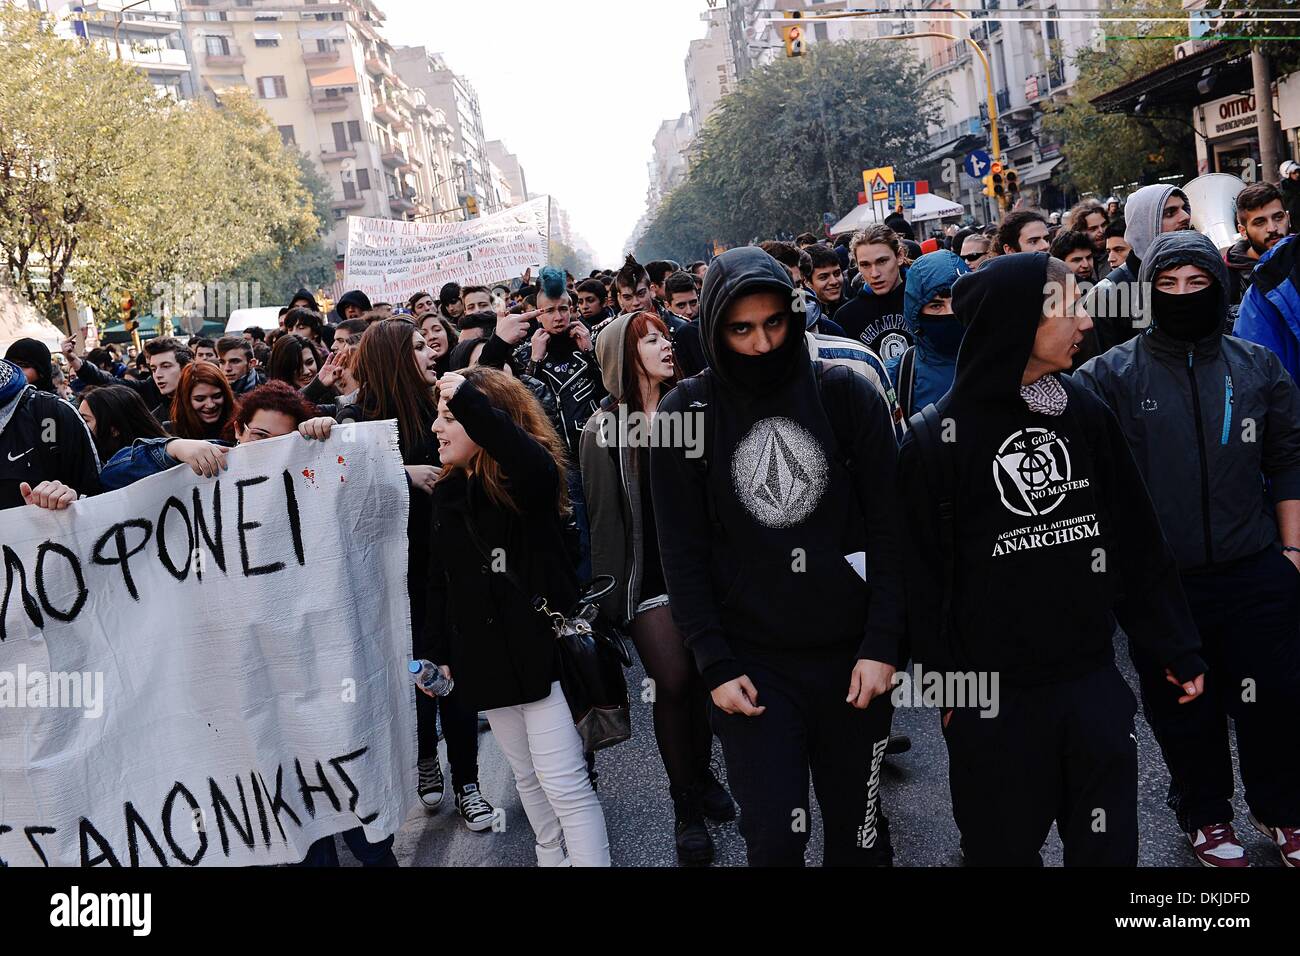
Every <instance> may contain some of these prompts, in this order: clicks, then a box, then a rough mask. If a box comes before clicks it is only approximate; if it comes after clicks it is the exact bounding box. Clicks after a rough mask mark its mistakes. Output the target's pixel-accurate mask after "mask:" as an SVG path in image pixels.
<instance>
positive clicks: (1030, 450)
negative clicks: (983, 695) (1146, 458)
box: [900, 252, 1204, 690]
mask: <svg viewBox="0 0 1300 956" xmlns="http://www.w3.org/2000/svg"><path fill="white" fill-rule="evenodd" d="M1047 262H1048V255H1047V253H1042V252H1040V253H1017V254H1014V255H1007V256H999V257H997V258H995V259H992V260H990V261H989V262H986V263H985V264H984V265H983V266H982V267H981V268H980V269H979V270H978V271H976V272H972V273H970V274H968V275H965V276H962V277H961V278H960V279H959V280H958V281H957V284H956V285H955V286H954V288H953V308H954V309H955V311H956V313H957V315H958V316H959V317H960V318H961V320H962V321H963V322H965V323H966V335H965V338H964V339H963V340H962V344H961V350H960V352H959V353H958V357H957V372H956V377H955V379H954V381H953V386H952V389H951V391H949V392H948V394H947V395H946V396H944V397H943V398H942V399H941V400H940V401H939V403H938V410H939V413H940V416H941V418H942V419H943V422H944V429H945V431H946V432H948V433H950V434H951V435H952V436H953V437H954V439H955V440H953V441H950V442H944V443H943V444H942V449H943V453H944V454H947V455H950V456H951V462H952V466H953V481H952V495H953V506H954V512H955V517H954V518H953V539H954V548H955V555H954V566H955V573H954V580H953V595H952V608H951V610H952V614H951V622H950V628H951V629H950V631H949V633H948V637H947V640H942V639H941V637H940V628H939V624H940V621H939V619H938V610H939V608H940V607H941V606H942V598H943V591H942V588H943V574H942V567H943V553H942V550H941V548H942V545H941V543H940V542H941V539H940V533H939V529H940V523H939V518H938V494H937V493H936V491H935V490H932V487H933V483H934V482H935V481H936V480H937V476H936V475H934V474H932V473H931V471H930V469H929V468H928V467H927V463H926V462H924V461H923V460H922V458H921V454H920V452H919V451H918V448H917V443H916V438H915V435H914V434H912V433H909V436H908V438H907V439H906V440H905V441H904V443H903V448H902V451H901V453H900V486H901V488H902V492H903V495H904V499H905V512H906V516H907V519H908V521H909V523H910V527H909V529H908V531H909V533H908V534H907V535H906V538H905V540H906V542H907V548H908V551H907V554H908V565H907V571H908V606H909V627H910V634H911V638H912V646H913V650H914V657H915V658H916V659H917V660H918V661H920V662H922V663H923V664H924V665H925V666H926V667H929V668H930V669H933V670H938V671H972V670H975V671H984V670H991V671H997V672H999V673H1000V674H1001V676H1002V679H1003V680H1005V681H1007V682H1009V683H1011V684H1015V685H1030V684H1044V683H1052V682H1056V681H1063V680H1070V679H1072V678H1075V677H1079V676H1082V675H1084V674H1087V673H1090V672H1092V671H1095V670H1097V669H1099V668H1102V667H1106V666H1109V665H1110V664H1111V663H1112V661H1113V650H1112V635H1113V634H1114V630H1115V621H1116V618H1117V617H1118V619H1119V622H1120V623H1121V624H1122V625H1123V627H1124V629H1125V631H1126V632H1127V633H1128V635H1129V636H1130V637H1131V638H1132V639H1133V640H1134V641H1136V642H1137V643H1138V644H1139V645H1140V646H1142V647H1144V648H1147V649H1148V650H1150V651H1151V653H1152V656H1153V657H1155V658H1157V659H1158V660H1160V661H1161V662H1162V663H1164V664H1166V665H1167V666H1170V667H1172V668H1173V670H1174V673H1175V675H1176V676H1177V677H1179V679H1180V680H1185V679H1190V678H1192V677H1195V676H1196V675H1197V674H1198V673H1200V672H1201V671H1202V670H1203V669H1204V666H1203V664H1202V663H1201V662H1200V660H1199V659H1198V658H1197V657H1196V654H1195V651H1196V650H1197V648H1198V646H1199V640H1198V637H1197V632H1196V628H1195V625H1194V624H1193V622H1192V620H1191V615H1190V613H1189V611H1188V609H1187V604H1186V599H1185V598H1184V597H1183V592H1182V589H1181V586H1180V583H1179V579H1178V574H1177V569H1176V567H1175V564H1174V560H1173V556H1172V555H1171V554H1170V552H1169V548H1168V546H1167V545H1166V544H1165V540H1164V537H1163V536H1162V535H1161V532H1160V525H1159V522H1158V521H1157V519H1156V515H1155V512H1154V510H1153V508H1152V506H1151V499H1150V498H1149V497H1148V496H1147V493H1146V488H1145V486H1144V485H1143V483H1142V477H1141V475H1140V473H1139V472H1138V470H1137V467H1136V466H1135V465H1134V463H1133V456H1132V455H1131V454H1130V453H1129V450H1128V446H1127V444H1126V443H1125V441H1124V436H1123V434H1122V433H1121V432H1120V430H1119V426H1118V424H1117V422H1116V421H1115V416H1114V415H1112V414H1111V413H1110V411H1109V410H1108V409H1107V408H1106V406H1105V405H1104V404H1103V403H1102V402H1101V401H1099V400H1098V399H1097V398H1096V397H1095V396H1093V395H1091V394H1089V393H1088V392H1086V391H1084V390H1083V389H1080V388H1079V387H1078V386H1075V385H1073V384H1072V383H1071V382H1070V380H1069V379H1068V378H1063V377H1060V376H1044V378H1043V379H1040V380H1039V382H1038V383H1033V384H1037V385H1039V387H1042V386H1044V385H1046V384H1048V380H1050V379H1055V382H1056V383H1059V389H1060V390H1062V391H1063V392H1064V395H1065V398H1066V401H1065V405H1064V407H1063V408H1062V409H1060V412H1059V414H1047V413H1045V412H1043V411H1035V410H1032V409H1031V408H1030V406H1029V405H1028V403H1027V402H1026V400H1025V398H1024V397H1022V393H1021V385H1022V378H1023V376H1024V372H1025V367H1026V365H1027V363H1028V361H1029V358H1030V354H1031V352H1032V350H1033V347H1034V340H1035V335H1036V333H1037V330H1038V326H1039V320H1040V318H1041V317H1042V314H1043V305H1044V288H1045V285H1046V281H1047ZM1171 690H1172V688H1171Z"/></svg>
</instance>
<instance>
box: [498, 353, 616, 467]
mask: <svg viewBox="0 0 1300 956" xmlns="http://www.w3.org/2000/svg"><path fill="white" fill-rule="evenodd" d="M515 361H516V362H517V363H519V364H521V365H523V366H524V369H525V371H526V372H527V374H529V375H531V376H532V377H533V378H536V379H538V380H540V381H542V382H545V383H546V384H547V385H548V386H550V388H551V391H553V392H554V393H555V400H556V405H557V406H558V408H559V412H560V421H559V430H560V437H561V438H562V439H564V444H565V447H566V448H568V450H569V461H571V462H573V463H575V465H576V463H577V461H578V444H579V439H580V437H581V435H582V426H583V425H585V424H586V423H587V418H588V416H590V415H591V414H592V412H594V411H596V409H598V408H599V407H600V403H601V400H602V399H604V397H605V394H606V392H605V386H604V384H603V383H602V382H601V380H600V366H599V365H597V364H596V353H595V352H594V351H588V352H584V351H583V350H582V349H579V348H578V347H577V346H576V345H575V344H574V342H573V339H572V338H571V337H570V336H567V335H564V336H560V337H558V338H556V339H554V340H552V341H551V342H549V343H548V344H547V347H546V354H545V355H543V356H542V360H541V361H540V362H534V361H532V345H531V344H529V342H527V341H525V342H523V343H522V344H521V345H520V346H519V347H518V348H517V349H516V350H515Z"/></svg>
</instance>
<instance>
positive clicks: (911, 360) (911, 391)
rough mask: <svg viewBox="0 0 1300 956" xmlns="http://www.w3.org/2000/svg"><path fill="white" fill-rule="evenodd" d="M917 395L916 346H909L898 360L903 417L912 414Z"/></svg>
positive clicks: (899, 396) (900, 403)
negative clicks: (913, 402) (914, 398)
mask: <svg viewBox="0 0 1300 956" xmlns="http://www.w3.org/2000/svg"><path fill="white" fill-rule="evenodd" d="M915 395H916V346H915V345H911V346H908V349H907V351H906V352H904V353H903V357H902V358H901V359H899V360H898V405H899V407H900V408H901V409H902V410H903V415H904V416H907V417H910V416H911V414H912V399H913V397H914V396H915Z"/></svg>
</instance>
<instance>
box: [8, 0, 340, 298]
mask: <svg viewBox="0 0 1300 956" xmlns="http://www.w3.org/2000/svg"><path fill="white" fill-rule="evenodd" d="M319 225H320V222H319V220H318V218H317V217H316V216H315V215H313V209H312V197H311V195H310V194H309V193H308V191H307V189H306V188H305V187H304V186H303V182H302V176H301V173H300V170H299V167H298V164H297V162H296V161H295V158H294V156H293V155H292V154H291V153H290V152H289V151H288V150H286V148H285V147H284V145H283V144H282V143H281V141H280V137H279V135H278V134H277V132H276V130H275V128H274V126H273V125H272V124H271V123H270V120H269V119H268V117H267V116H266V114H265V113H264V112H262V110H261V109H260V108H259V107H258V106H257V105H256V103H255V102H254V101H253V100H252V98H251V96H249V95H248V93H247V92H246V91H240V92H237V93H234V94H231V95H228V96H226V97H224V98H223V102H222V103H221V104H220V106H219V107H216V106H212V105H208V104H206V103H199V102H185V103H176V102H173V101H171V100H170V99H166V98H160V97H159V96H157V95H156V93H155V92H154V90H153V87H152V86H151V85H150V84H149V83H148V81H147V80H146V79H145V77H144V75H143V74H142V73H140V72H139V71H137V70H135V69H134V68H132V67H131V66H130V65H129V64H127V63H123V62H120V61H118V60H116V59H114V58H113V57H111V56H110V55H108V54H106V53H104V52H102V51H101V50H99V49H98V48H97V47H93V46H86V45H84V44H81V43H78V42H75V41H73V40H68V39H64V38H62V37H59V36H57V35H55V34H54V32H53V31H52V29H51V23H50V21H49V20H48V19H47V18H45V17H43V16H42V15H40V14H37V13H31V12H28V11H25V10H19V9H17V8H15V7H13V6H10V5H7V4H6V5H0V256H3V262H4V263H5V265H6V267H7V269H8V271H9V273H10V276H11V278H12V280H13V282H14V283H15V285H16V286H17V287H18V288H19V289H20V290H21V291H22V292H23V294H24V295H26V296H27V297H28V298H29V299H30V300H31V301H32V302H34V303H35V304H36V305H37V306H38V307H40V308H42V309H43V310H44V311H45V312H46V314H47V315H49V316H50V317H51V318H53V319H55V321H57V322H60V324H62V316H61V307H60V303H61V299H62V296H61V292H62V291H66V290H71V289H75V291H76V292H77V295H78V298H79V299H80V300H81V301H83V302H86V303H88V304H91V305H92V306H95V307H97V311H101V310H105V309H106V310H108V311H112V310H113V309H115V308H116V301H117V300H118V299H119V298H120V297H121V296H122V295H123V294H128V293H129V294H134V295H135V296H137V297H138V298H139V299H140V300H141V301H144V300H146V299H147V298H148V297H149V296H150V294H151V292H152V291H153V290H154V288H155V287H156V286H157V285H158V284H161V283H170V282H173V281H174V280H177V279H179V280H181V281H183V282H198V283H207V282H210V281H214V280H215V279H216V278H217V277H219V276H220V275H222V274H223V273H225V272H227V271H229V270H231V269H233V268H235V267H236V266H237V265H238V264H239V263H241V262H242V261H244V260H246V259H247V258H248V257H250V256H256V255H260V254H265V253H269V252H272V251H273V250H276V249H282V248H295V247H298V246H303V245H306V244H309V243H311V242H312V241H314V240H315V239H316V237H317V236H318V230H319Z"/></svg>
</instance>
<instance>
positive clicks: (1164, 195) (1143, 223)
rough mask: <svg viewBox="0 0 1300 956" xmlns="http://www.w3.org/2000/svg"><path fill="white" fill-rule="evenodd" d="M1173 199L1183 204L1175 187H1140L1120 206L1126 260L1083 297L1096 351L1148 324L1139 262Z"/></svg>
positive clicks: (1180, 195)
mask: <svg viewBox="0 0 1300 956" xmlns="http://www.w3.org/2000/svg"><path fill="white" fill-rule="evenodd" d="M1173 195H1177V196H1179V197H1180V198H1181V199H1182V200H1183V202H1187V194H1186V193H1184V192H1183V191H1182V190H1181V189H1178V188H1177V187H1175V186H1169V185H1165V184H1156V185H1154V186H1143V187H1142V188H1141V189H1139V190H1138V191H1137V192H1135V193H1134V194H1133V195H1132V196H1130V197H1129V198H1128V202H1127V203H1125V205H1124V222H1125V229H1124V241H1125V242H1127V243H1128V244H1129V245H1130V246H1131V247H1132V252H1130V253H1129V256H1128V260H1127V261H1126V262H1124V263H1123V264H1122V265H1120V266H1119V267H1118V268H1116V269H1112V270H1111V272H1110V274H1109V275H1107V276H1106V278H1105V279H1103V280H1102V281H1101V282H1098V283H1097V285H1096V286H1094V287H1093V289H1092V290H1091V291H1090V292H1089V293H1088V294H1087V295H1086V296H1084V299H1083V307H1084V308H1085V309H1087V310H1088V314H1089V315H1091V316H1092V318H1093V320H1094V322H1095V323H1096V326H1097V333H1096V334H1097V343H1098V350H1099V351H1100V352H1105V351H1106V350H1107V349H1110V348H1113V347H1115V346H1116V345H1118V344H1119V343H1121V342H1127V341H1128V340H1129V339H1131V338H1133V336H1135V335H1137V334H1138V333H1140V332H1141V331H1142V330H1143V329H1145V328H1146V327H1147V325H1148V324H1149V323H1148V321H1147V319H1146V316H1145V306H1144V304H1143V299H1144V295H1143V288H1144V287H1143V285H1142V283H1141V282H1140V281H1139V280H1138V273H1139V271H1140V270H1141V267H1142V260H1143V259H1145V258H1146V256H1147V254H1148V252H1149V250H1150V248H1151V244H1152V243H1153V242H1154V241H1155V239H1156V237H1157V236H1159V235H1160V226H1161V222H1162V219H1163V216H1164V210H1165V203H1167V202H1168V201H1169V197H1170V196H1173Z"/></svg>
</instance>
